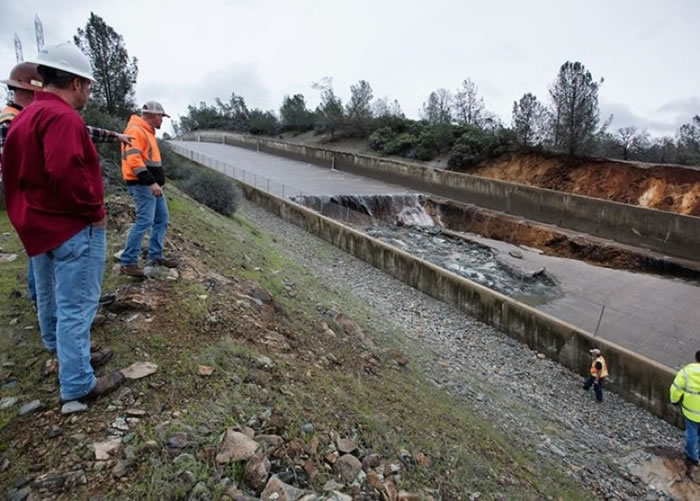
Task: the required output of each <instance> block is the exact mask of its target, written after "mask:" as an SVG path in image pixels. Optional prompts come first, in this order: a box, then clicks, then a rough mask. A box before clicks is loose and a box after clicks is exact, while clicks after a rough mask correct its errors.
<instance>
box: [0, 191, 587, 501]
mask: <svg viewBox="0 0 700 501" xmlns="http://www.w3.org/2000/svg"><path fill="white" fill-rule="evenodd" d="M166 190H167V194H168V196H169V207H170V215H171V227H170V230H169V235H168V244H167V247H168V249H167V250H168V252H170V253H173V254H176V255H178V256H179V257H180V258H181V260H182V265H181V267H180V269H179V277H178V278H177V280H167V279H166V280H150V279H149V280H146V281H144V282H134V281H132V280H131V279H127V278H124V277H120V276H119V275H118V274H117V268H116V266H115V265H116V263H114V262H113V260H112V254H113V253H114V252H116V251H117V250H119V249H120V248H121V246H122V245H123V242H124V235H125V232H126V231H127V230H128V227H129V224H130V222H131V218H132V217H133V213H132V211H131V210H130V200H129V199H128V198H127V197H119V196H116V197H112V198H111V199H110V201H109V204H108V210H109V217H110V220H109V228H110V231H109V234H108V235H109V236H108V240H109V241H108V244H109V252H108V263H107V269H106V273H105V283H104V291H105V292H114V291H118V292H117V296H118V301H117V303H116V306H117V307H116V308H115V307H114V306H113V307H112V309H113V312H111V313H110V312H105V314H106V315H107V317H108V319H107V322H106V323H105V324H104V325H102V326H100V327H97V328H96V329H94V331H93V339H94V340H95V341H96V342H97V343H99V344H100V345H102V346H105V347H107V346H108V347H111V348H114V350H115V351H116V355H115V357H114V359H113V360H112V361H111V362H110V364H109V365H108V367H107V368H105V369H102V373H106V372H108V371H109V370H114V369H117V368H123V367H126V366H128V365H130V364H132V363H134V362H138V361H149V362H153V363H155V364H157V365H158V370H157V372H156V373H155V374H153V375H151V376H148V377H145V378H143V379H139V380H136V381H129V382H127V384H126V385H125V386H124V387H123V388H122V389H120V390H118V391H117V392H116V393H115V394H114V395H113V396H110V397H107V398H103V399H101V400H99V401H98V402H96V403H94V404H92V405H90V407H89V409H88V410H87V411H86V412H83V413H79V414H72V415H67V416H64V415H62V414H61V412H60V407H59V405H58V402H57V400H58V386H57V382H56V375H55V373H52V372H50V371H48V372H49V373H48V375H46V376H43V375H42V374H43V373H44V372H47V371H46V370H45V363H46V362H47V361H48V360H49V356H48V354H46V353H45V352H44V351H43V349H42V347H41V342H40V339H39V332H38V329H37V327H36V320H35V315H34V313H33V312H32V310H31V308H30V306H29V304H28V301H27V300H26V298H25V294H24V270H25V266H26V258H25V257H23V254H22V251H21V246H20V244H19V241H18V239H17V237H16V235H15V233H14V232H13V231H12V228H11V226H10V225H9V222H8V220H7V217H6V214H5V213H4V212H0V234H1V235H2V236H1V237H0V238H1V240H0V247H1V248H2V251H3V252H9V253H17V254H18V256H19V257H18V259H16V260H15V261H12V262H9V263H0V311H1V312H2V314H1V315H0V363H2V368H0V386H2V390H0V399H2V398H5V397H14V396H16V397H19V401H18V402H17V403H15V404H13V405H9V406H8V407H7V408H6V409H2V410H0V485H1V486H2V487H3V489H2V490H3V493H4V494H5V493H7V492H10V491H12V492H14V493H16V492H17V490H21V489H25V490H31V491H32V492H33V493H35V494H38V495H40V496H41V497H49V498H54V497H55V498H58V499H87V498H90V497H91V496H106V497H108V498H131V499H233V498H234V497H235V496H236V495H237V494H240V493H246V494H248V495H255V494H256V489H253V488H251V484H254V483H256V482H255V481H253V480H251V476H250V475H248V474H247V473H246V463H245V461H239V462H232V463H226V464H221V463H220V462H217V461H216V459H215V456H216V453H217V452H218V451H219V448H220V441H221V439H222V436H223V434H224V432H225V430H226V429H227V428H235V429H237V430H240V431H242V432H245V433H249V434H251V435H255V436H256V438H257V439H258V440H259V441H261V443H263V444H267V445H264V446H262V447H261V449H259V451H262V452H263V453H264V454H265V455H266V456H267V458H268V459H269V461H270V470H271V471H270V474H275V473H276V474H278V475H279V476H280V478H282V479H284V480H285V481H286V482H288V483H289V484H293V485H296V486H298V487H302V488H304V489H307V490H308V491H312V492H317V493H323V486H324V485H326V483H327V482H328V481H329V480H335V481H336V482H338V485H337V486H336V489H337V490H338V491H340V492H343V493H345V494H349V495H353V496H355V497H356V498H357V499H384V497H383V496H385V497H387V496H388V497H387V498H388V499H397V497H392V496H393V495H394V494H395V493H394V494H392V492H393V491H392V490H391V489H392V488H395V490H396V492H398V491H405V492H404V495H403V497H398V499H431V498H432V499H450V500H452V499H470V496H472V498H474V497H473V496H474V495H475V493H476V492H479V493H480V496H481V497H479V499H540V498H547V497H551V498H554V499H556V498H557V497H561V498H563V499H567V500H569V499H579V498H581V499H583V498H584V497H588V495H587V493H586V492H585V491H584V489H583V488H582V487H581V486H578V485H575V484H573V483H572V481H571V480H569V478H568V477H567V476H566V475H564V473H562V471H560V470H559V469H558V466H557V465H556V464H553V463H548V462H547V461H546V460H543V459H542V458H538V457H536V455H535V454H534V452H533V451H523V450H516V449H515V448H514V447H513V446H511V445H510V444H509V441H508V437H507V436H504V435H503V433H502V432H501V431H500V430H498V429H494V428H492V426H491V425H490V424H489V423H486V422H483V421H481V420H480V419H478V418H477V417H476V416H475V415H474V413H473V412H472V411H470V409H468V408H465V407H463V406H462V405H461V404H459V403H458V402H456V401H454V400H453V399H451V398H450V396H449V395H447V394H446V393H445V392H443V391H442V390H439V389H437V388H435V387H434V386H433V385H432V384H430V383H429V382H427V381H426V380H425V379H424V378H423V376H422V375H421V374H420V373H418V372H417V371H415V370H414V369H413V366H414V365H415V366H417V364H414V363H412V361H415V360H417V359H419V358H420V357H424V356H427V354H425V353H423V352H422V351H421V348H420V347H419V346H416V345H415V344H414V343H412V342H411V341H409V340H408V339H406V338H405V337H404V336H403V334H402V331H401V329H400V328H398V327H397V326H395V325H391V324H389V323H388V322H387V321H386V320H385V319H383V318H381V317H380V316H379V315H377V314H376V312H374V311H373V310H372V309H371V308H370V307H369V306H368V305H367V304H366V303H365V302H364V301H362V300H361V299H360V298H358V297H355V296H353V295H352V293H351V292H349V291H347V290H344V289H343V287H342V284H339V285H338V287H337V288H336V289H329V288H327V287H325V286H323V285H321V284H320V283H319V282H317V281H316V280H315V279H314V278H313V276H312V274H311V273H309V272H308V271H307V270H305V269H302V268H301V267H299V266H297V265H296V264H295V263H294V262H292V261H290V260H289V259H287V258H285V257H283V256H281V255H280V254H278V253H277V252H275V251H274V250H273V248H272V245H271V243H272V241H273V240H274V239H275V236H274V235H268V234H264V233H262V232H261V231H259V230H258V229H257V228H256V227H254V226H253V225H251V224H250V223H249V222H248V221H246V220H245V219H243V218H241V217H239V216H234V217H232V218H225V217H222V216H220V215H218V214H215V213H214V212H212V211H210V210H209V209H207V208H204V207H202V206H200V205H199V204H197V203H196V202H194V201H192V200H191V199H189V198H188V197H186V196H185V195H183V194H182V193H181V192H179V191H178V190H177V189H176V188H174V187H166ZM270 217H272V216H270ZM200 366H205V367H207V368H210V369H211V368H213V373H212V374H211V375H209V376H204V375H200V371H202V369H201V368H200ZM49 368H50V367H49ZM204 371H205V372H206V369H205V370H204ZM13 380H16V383H14V385H13V384H12V383H11V384H9V385H7V383H8V382H11V381H13ZM34 399H39V400H40V401H41V402H42V403H43V404H45V406H46V408H45V410H41V411H37V412H34V413H32V414H29V415H26V416H19V415H18V409H19V407H20V406H21V405H22V404H25V403H27V402H30V401H32V400H34ZM0 405H1V404H0ZM115 428H117V429H121V433H122V434H123V435H122V444H121V446H120V447H119V449H118V450H117V451H116V452H115V453H114V455H113V456H112V457H111V458H109V459H107V460H103V461H96V459H95V450H94V446H93V444H94V443H96V442H103V441H106V440H108V439H109V438H110V433H111V431H110V429H111V430H114V429H115ZM261 435H276V436H278V437H279V439H269V438H265V437H262V438H261ZM338 439H350V440H351V441H352V442H353V444H354V445H356V446H357V449H356V450H355V451H354V452H353V453H352V454H353V455H355V456H356V457H357V458H358V459H359V460H360V461H362V462H363V465H364V467H363V471H364V473H360V474H359V476H357V477H356V478H355V481H354V483H353V482H352V481H348V480H343V477H342V474H343V469H342V467H340V466H339V465H338V464H336V463H338V456H342V453H338V452H336V449H337V448H338V446H339V441H338ZM270 444H271V445H270ZM258 459H259V458H258ZM251 461H252V460H251ZM249 466H250V465H249ZM378 472H381V473H383V474H379V473H378ZM259 481H260V479H258V485H259V486H258V489H257V494H259V491H260V490H261V487H262V486H264V483H263V484H260V483H259ZM387 484H388V486H387ZM392 486H393V487H392ZM12 489H14V490H12ZM382 491H384V494H382V493H381V492H382ZM408 493H413V494H415V495H416V497H414V498H411V497H407V496H408ZM227 496H228V497H227ZM319 499H324V498H319Z"/></svg>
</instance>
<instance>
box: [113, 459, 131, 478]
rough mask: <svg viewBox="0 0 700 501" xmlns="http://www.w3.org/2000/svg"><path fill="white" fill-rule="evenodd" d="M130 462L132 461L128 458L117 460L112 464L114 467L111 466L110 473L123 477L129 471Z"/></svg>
mask: <svg viewBox="0 0 700 501" xmlns="http://www.w3.org/2000/svg"><path fill="white" fill-rule="evenodd" d="M131 464H132V462H131V461H130V460H128V459H120V460H119V461H117V464H116V465H114V468H112V475H114V476H115V477H116V478H121V477H123V476H124V475H126V474H127V472H128V471H129V468H130V467H131Z"/></svg>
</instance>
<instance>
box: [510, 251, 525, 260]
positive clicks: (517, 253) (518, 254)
mask: <svg viewBox="0 0 700 501" xmlns="http://www.w3.org/2000/svg"><path fill="white" fill-rule="evenodd" d="M508 254H510V255H511V256H513V257H514V258H515V259H522V258H523V253H522V252H520V251H519V250H516V249H512V250H510V251H508Z"/></svg>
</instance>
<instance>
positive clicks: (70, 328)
mask: <svg viewBox="0 0 700 501" xmlns="http://www.w3.org/2000/svg"><path fill="white" fill-rule="evenodd" d="M106 244H107V241H106V236H105V229H104V228H95V227H92V226H86V227H85V228H83V229H82V230H80V231H79V232H78V233H76V234H75V235H73V236H72V237H71V238H69V239H68V240H66V241H65V242H63V243H62V244H61V245H59V246H58V247H56V248H55V249H52V250H50V251H48V252H44V253H43V254H39V255H38V256H34V257H32V258H31V259H32V266H33V268H34V278H35V280H36V291H37V306H38V309H39V327H40V328H41V340H42V342H43V343H44V346H45V347H46V349H47V350H49V351H52V352H56V354H57V357H58V364H59V374H58V377H59V381H60V383H61V398H62V399H63V400H75V399H76V398H80V397H82V396H84V395H87V394H88V393H90V391H92V389H93V388H94V387H95V383H96V380H95V374H94V372H93V370H92V366H91V365H90V326H91V325H92V321H93V319H94V318H95V313H96V312H97V303H98V301H99V299H100V288H101V286H102V273H103V272H104V267H105V252H106Z"/></svg>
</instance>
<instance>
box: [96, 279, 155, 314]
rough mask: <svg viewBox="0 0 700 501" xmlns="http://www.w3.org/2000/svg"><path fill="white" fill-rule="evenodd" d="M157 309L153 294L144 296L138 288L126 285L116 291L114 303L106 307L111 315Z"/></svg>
mask: <svg viewBox="0 0 700 501" xmlns="http://www.w3.org/2000/svg"><path fill="white" fill-rule="evenodd" d="M157 307H158V300H157V297H156V295H155V294H145V293H143V292H142V291H141V289H140V288H139V286H136V285H127V286H125V287H121V288H119V289H117V292H116V293H115V298H114V302H113V303H112V304H110V305H108V306H106V309H107V311H109V312H111V313H122V312H124V311H154V310H155V309H156V308H157Z"/></svg>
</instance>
